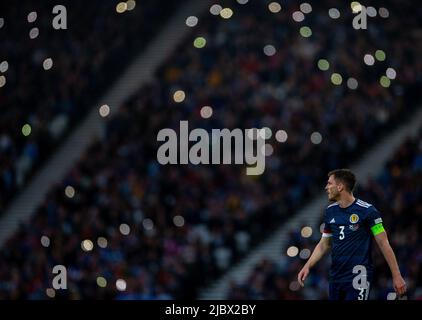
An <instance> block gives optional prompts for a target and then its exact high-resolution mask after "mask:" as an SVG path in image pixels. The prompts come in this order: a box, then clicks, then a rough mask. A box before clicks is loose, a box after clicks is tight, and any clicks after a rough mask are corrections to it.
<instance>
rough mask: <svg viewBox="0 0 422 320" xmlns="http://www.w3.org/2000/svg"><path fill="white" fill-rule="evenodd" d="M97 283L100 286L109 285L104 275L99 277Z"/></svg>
mask: <svg viewBox="0 0 422 320" xmlns="http://www.w3.org/2000/svg"><path fill="white" fill-rule="evenodd" d="M97 285H98V286H99V287H100V288H105V287H106V286H107V280H106V279H105V278H104V277H97Z"/></svg>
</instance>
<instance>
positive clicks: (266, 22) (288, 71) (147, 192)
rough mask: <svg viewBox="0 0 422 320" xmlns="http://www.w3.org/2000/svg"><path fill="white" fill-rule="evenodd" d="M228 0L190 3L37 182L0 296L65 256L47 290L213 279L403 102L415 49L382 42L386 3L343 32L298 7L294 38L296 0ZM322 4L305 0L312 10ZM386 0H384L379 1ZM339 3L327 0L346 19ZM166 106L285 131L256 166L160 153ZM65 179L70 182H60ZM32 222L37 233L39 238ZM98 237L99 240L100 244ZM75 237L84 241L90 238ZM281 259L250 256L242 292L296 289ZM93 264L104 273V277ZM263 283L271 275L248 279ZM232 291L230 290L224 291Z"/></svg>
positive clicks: (390, 122)
mask: <svg viewBox="0 0 422 320" xmlns="http://www.w3.org/2000/svg"><path fill="white" fill-rule="evenodd" d="M228 3H229V5H231V6H232V7H233V8H234V12H235V14H234V16H233V18H231V19H228V20H223V19H221V17H219V16H212V15H210V13H208V12H207V13H206V14H205V15H204V16H203V17H201V19H200V22H201V23H200V26H199V28H197V29H194V30H193V31H192V34H191V36H190V37H189V39H187V40H186V41H185V42H184V43H182V44H181V45H180V46H179V47H178V48H176V49H175V51H174V54H173V56H172V57H171V58H170V59H169V60H168V61H167V62H166V63H165V64H164V65H163V66H162V68H161V69H160V70H159V72H157V75H156V79H155V80H154V81H153V82H152V83H151V84H150V85H148V86H146V87H143V88H140V89H139V91H138V92H137V93H136V95H134V96H133V97H132V98H131V99H130V100H129V101H127V103H125V104H124V105H123V106H122V108H121V110H120V112H119V113H118V114H117V115H116V116H115V117H114V118H111V119H110V120H109V122H108V124H107V130H106V134H105V136H104V138H103V139H102V140H98V141H95V142H94V143H93V144H92V145H91V147H90V148H89V150H87V152H86V153H85V154H84V155H83V157H82V158H81V159H80V161H79V162H78V164H77V165H76V166H75V167H74V168H73V169H72V170H71V172H69V174H68V175H67V177H66V178H65V179H64V180H63V181H61V182H60V183H58V184H57V185H56V186H53V187H52V189H51V192H50V193H49V194H48V196H47V197H46V199H45V200H44V203H43V205H42V206H40V207H39V209H38V210H37V212H36V213H34V217H33V219H32V220H31V222H30V223H29V224H27V225H22V226H21V228H20V229H19V231H18V232H17V233H16V234H15V235H14V236H13V237H12V238H11V239H10V240H9V241H8V242H7V243H6V244H5V246H4V248H3V250H2V252H1V253H0V283H1V287H0V298H28V299H44V298H47V296H46V288H50V287H51V279H52V274H51V270H52V268H53V266H54V265H57V264H63V265H65V266H67V268H68V276H69V290H67V291H64V292H60V291H58V292H57V293H56V296H57V297H64V298H72V299H82V298H96V299H99V298H115V299H166V298H192V297H195V296H196V295H197V290H198V288H199V287H201V286H203V285H206V284H209V283H211V282H212V281H213V280H215V278H216V277H217V276H218V275H220V274H221V273H223V272H224V271H225V270H227V268H228V267H229V266H231V265H232V264H233V263H234V262H236V261H238V260H239V259H240V258H241V257H243V256H245V254H246V253H247V252H248V250H249V249H250V248H251V247H252V246H253V245H255V244H256V243H258V242H259V241H260V240H261V239H263V238H264V237H265V236H267V235H268V234H269V233H270V232H271V231H272V230H273V228H274V227H275V226H276V225H277V224H279V223H282V222H283V221H285V220H286V219H287V218H288V217H289V216H290V215H292V214H294V212H295V211H296V210H297V209H298V208H299V207H300V206H302V205H303V204H304V203H305V202H306V201H307V200H309V199H310V197H311V196H312V195H315V194H316V193H317V192H318V191H319V190H321V189H322V188H323V184H324V180H325V177H326V172H327V171H328V170H330V169H332V168H335V167H342V166H346V165H348V164H349V163H351V161H352V160H354V159H355V158H356V157H359V156H361V155H362V154H363V153H364V152H365V150H366V149H367V148H368V146H370V145H372V144H373V143H374V142H376V141H377V140H378V139H379V138H380V137H381V136H382V135H383V134H384V133H385V132H387V131H388V130H392V129H393V128H394V127H395V126H396V125H397V124H398V123H399V122H400V121H401V120H403V119H406V118H405V116H406V115H410V114H411V112H412V111H413V110H414V109H415V108H416V107H417V101H416V99H415V98H416V97H417V96H418V94H417V92H418V90H419V89H418V88H419V87H420V84H421V83H420V81H421V80H420V77H419V76H418V75H419V74H420V71H421V64H420V62H418V61H417V55H416V51H415V50H414V46H415V43H414V42H413V41H414V39H415V38H414V37H416V35H414V34H412V33H410V32H409V33H406V34H403V35H401V36H400V37H399V38H397V41H396V42H395V43H394V44H393V43H390V42H389V41H388V39H389V37H390V36H392V33H393V32H394V28H395V27H396V25H397V23H398V22H397V20H396V18H395V17H394V16H393V15H391V16H390V18H389V19H381V18H377V21H376V22H375V21H374V23H373V25H371V31H370V32H368V34H363V36H362V37H361V38H357V37H356V32H357V31H356V30H354V29H353V28H352V26H351V24H346V23H345V22H344V23H340V22H338V21H335V20H332V19H330V18H329V17H328V15H326V14H325V13H324V14H320V15H316V14H309V16H306V23H307V24H308V25H309V26H311V27H312V31H313V35H312V36H311V37H310V38H306V39H305V38H303V37H301V36H300V34H299V29H300V27H301V26H302V25H303V23H302V24H301V23H298V22H295V21H293V20H292V17H291V14H292V13H293V11H294V10H297V4H296V3H292V2H288V3H286V5H285V8H284V9H283V12H282V13H280V14H273V13H271V12H269V11H268V7H267V5H265V4H263V3H262V2H258V1H256V2H254V1H250V3H248V4H246V5H243V6H241V5H239V4H237V3H236V2H235V1H232V2H230V1H228ZM332 3H333V2H332V1H331V2H330V1H320V2H318V4H315V8H314V10H315V11H316V10H317V8H319V7H320V6H321V7H323V8H325V7H326V8H328V5H330V4H332ZM401 3H402V2H399V1H388V4H389V5H390V6H391V7H390V8H391V10H393V9H395V8H396V7H398V6H400V4H401ZM335 5H336V6H339V4H337V2H335ZM347 6H348V4H347V3H345V4H342V8H341V9H342V12H344V16H345V18H350V17H351V13H347V12H348V11H347V10H349V11H350V8H348V7H347ZM397 10H404V9H397ZM324 12H326V11H324ZM417 21H418V16H412V15H409V19H408V24H410V25H416V24H417ZM198 35H202V36H204V37H205V38H206V39H207V44H206V46H205V48H202V49H198V48H195V47H193V46H192V42H193V40H194V38H195V37H196V36H198ZM104 36H105V37H106V38H107V39H109V41H111V40H114V39H113V38H111V37H110V38H108V37H107V36H106V35H104ZM268 44H273V45H274V46H275V48H276V50H277V52H276V54H275V55H273V56H271V57H268V56H266V55H265V54H264V52H263V48H264V47H265V46H266V45H268ZM122 46H123V47H124V45H123V44H122ZM379 48H382V49H383V50H384V51H385V52H387V56H388V58H387V60H386V61H384V62H377V64H376V65H375V66H373V67H370V66H366V65H364V63H363V56H364V54H366V53H367V52H374V51H375V50H377V49H379ZM104 50H105V49H104ZM105 51H107V50H105ZM99 52H102V51H101V50H100V51H99ZM390 55H391V58H390ZM321 58H325V59H328V60H329V61H330V65H331V66H330V72H324V71H321V70H319V69H318V67H317V61H318V60H319V59H321ZM87 61H88V62H89V61H90V59H89V58H88V60H87ZM389 66H392V67H394V68H395V69H397V72H398V73H399V74H400V76H399V77H398V79H396V80H394V81H393V83H392V86H391V87H390V88H383V87H382V86H381V85H380V83H379V77H380V76H381V74H382V73H383V72H385V69H386V68H387V67H389ZM331 71H333V72H339V73H341V74H342V76H343V79H344V80H343V81H344V83H343V84H342V85H340V86H335V85H333V84H332V83H331V82H330V76H331ZM92 75H93V74H92ZM351 76H353V77H355V78H356V79H357V80H358V82H359V89H358V91H354V90H351V89H349V88H348V87H347V85H346V79H348V78H349V77H351ZM93 79H96V80H98V78H97V77H94V78H93ZM176 90H183V91H184V92H185V93H186V99H185V100H184V101H183V102H181V103H176V102H175V101H174V100H173V94H174V92H175V91H176ZM77 96H78V97H79V99H82V97H84V96H83V95H77ZM204 105H209V106H212V108H213V116H212V117H211V118H210V119H203V118H201V116H200V109H201V107H202V106H204ZM74 106H75V104H74ZM70 110H72V112H74V107H72V108H70ZM1 119H2V120H3V117H2V118H1ZM180 120H188V121H189V122H190V123H191V124H192V126H193V127H202V128H205V129H210V128H251V127H264V126H268V127H269V128H271V129H273V130H278V129H282V130H285V131H286V132H287V134H288V138H287V141H286V142H285V143H278V142H275V140H274V139H273V140H272V141H271V144H272V145H273V148H274V153H273V155H271V156H270V157H268V159H267V165H268V168H267V170H266V172H265V173H264V175H262V176H259V177H247V176H246V175H245V172H244V171H245V170H244V169H245V168H244V167H242V166H224V165H219V166H217V165H215V166H193V165H189V166H181V165H180V166H160V165H159V164H158V163H157V161H156V150H157V148H158V144H157V141H156V134H157V132H158V131H159V130H160V129H162V128H177V127H178V124H179V121H180ZM313 132H318V133H320V135H321V136H322V142H321V143H319V141H315V140H313V142H312V141H311V139H310V137H311V135H312V133H313ZM274 134H275V131H274V132H273V135H274ZM68 186H72V188H73V189H74V190H75V194H74V195H73V194H72V195H71V196H69V193H68V195H66V194H65V190H66V187H68ZM368 201H369V200H368ZM380 209H381V210H382V209H383V208H382V207H381V208H380ZM122 224H123V226H122ZM125 224H127V226H129V227H130V232H129V234H127V226H126V225H125ZM122 230H123V232H122ZM43 236H44V237H48V239H49V245H47V242H46V241H44V245H45V246H43V245H42V244H41V242H40V239H41V238H42V237H43ZM99 237H104V238H105V239H107V246H105V244H104V239H101V240H98V238H99ZM84 240H90V241H92V242H93V245H94V248H93V250H92V251H91V250H89V249H90V248H89V247H90V245H88V246H86V245H84V243H83V241H84ZM97 240H98V243H97ZM81 243H82V246H83V248H84V250H82V248H81ZM103 247H104V248H103ZM87 248H88V249H87ZM296 265H297V263H296ZM287 268H288V271H287V272H288V273H287V274H285V273H283V276H282V277H281V278H280V277H279V279H278V280H277V279H276V281H273V280H272V278H270V279H266V272H268V273H269V274H274V277H275V278H277V267H276V266H275V264H274V263H272V262H263V263H262V265H260V266H259V267H258V269H259V271H257V272H256V273H255V274H256V279H255V280H253V281H251V283H253V284H256V286H258V287H260V288H258V289H256V288H254V290H255V291H257V293H253V294H250V293H249V290H246V293H243V294H244V296H245V297H248V298H250V297H253V298H264V297H273V298H288V299H293V298H302V297H303V296H302V294H301V293H300V292H293V291H289V290H287V289H286V288H288V286H289V282H287V281H288V280H286V279H291V277H290V276H291V274H293V273H294V272H296V271H297V268H296V266H295V265H293V266H287ZM283 272H285V271H283ZM284 275H286V277H284ZM287 275H288V276H289V277H287ZM97 277H104V278H105V279H106V281H107V283H108V284H107V286H106V287H105V288H102V287H100V286H99V285H98V284H97ZM118 279H123V280H125V281H126V284H127V287H126V290H124V291H119V290H117V289H116V287H115V283H116V281H117V280H118ZM266 282H271V283H273V284H276V286H277V288H281V289H280V290H279V291H277V290H278V289H275V290H273V289H271V288H270V289H269V291H268V292H263V291H267V290H263V289H264V288H265V289H267V288H268V286H267V285H266V284H265V283H266ZM322 289H323V288H321V290H322ZM236 291H237V288H236ZM271 292H274V293H271ZM235 294H236V297H239V295H240V294H241V293H231V295H230V296H231V297H233V296H234V295H235ZM267 294H268V295H269V296H267ZM240 297H242V296H240ZM313 297H320V295H319V293H317V294H314V295H313Z"/></svg>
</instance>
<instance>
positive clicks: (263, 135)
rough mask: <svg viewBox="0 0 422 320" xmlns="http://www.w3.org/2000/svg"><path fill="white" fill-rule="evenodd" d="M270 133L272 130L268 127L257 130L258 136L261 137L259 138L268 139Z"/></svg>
mask: <svg viewBox="0 0 422 320" xmlns="http://www.w3.org/2000/svg"><path fill="white" fill-rule="evenodd" d="M272 134H273V132H272V131H271V129H270V128H268V127H264V128H262V129H261V130H259V136H260V137H261V139H265V140H268V139H270V138H271V136H272Z"/></svg>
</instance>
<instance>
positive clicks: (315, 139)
mask: <svg viewBox="0 0 422 320" xmlns="http://www.w3.org/2000/svg"><path fill="white" fill-rule="evenodd" d="M311 142H312V143H313V144H320V143H321V142H322V135H321V133H319V132H313V133H312V134H311Z"/></svg>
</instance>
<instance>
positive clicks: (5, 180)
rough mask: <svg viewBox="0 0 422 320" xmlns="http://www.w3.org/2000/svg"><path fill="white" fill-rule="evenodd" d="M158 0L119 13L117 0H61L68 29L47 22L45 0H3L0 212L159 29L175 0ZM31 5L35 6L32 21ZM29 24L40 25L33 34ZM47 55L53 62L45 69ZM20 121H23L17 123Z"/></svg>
mask: <svg viewBox="0 0 422 320" xmlns="http://www.w3.org/2000/svg"><path fill="white" fill-rule="evenodd" d="M162 3H164V4H163V5H161V6H157V1H142V4H141V3H138V5H137V6H138V7H135V10H132V11H127V12H125V13H122V14H118V13H117V12H116V9H115V6H116V4H117V1H97V0H95V1H69V0H66V1H62V2H60V4H61V5H64V6H66V8H67V16H68V21H67V26H68V29H67V30H55V29H53V27H52V19H53V17H54V15H53V14H52V13H51V12H52V8H53V4H52V3H51V2H47V1H44V2H38V3H36V4H35V3H34V1H28V0H24V1H19V6H11V5H10V6H6V5H4V6H5V8H4V9H3V10H2V11H1V13H2V17H3V19H4V26H3V27H2V28H1V29H0V37H1V42H2V45H1V47H0V62H2V61H7V63H8V69H7V71H6V72H5V73H4V76H5V78H6V85H5V86H4V87H1V88H0V105H1V110H2V115H1V117H0V141H1V143H0V175H1V179H0V213H1V212H3V211H4V210H5V208H6V205H7V204H8V203H9V202H10V200H11V199H12V198H13V197H14V195H15V194H16V193H17V192H18V191H19V190H21V189H22V187H23V186H24V185H25V183H26V182H27V181H28V179H29V178H30V177H31V176H32V175H33V173H34V172H35V171H36V169H37V168H38V167H39V166H40V165H41V164H42V163H43V161H44V160H45V159H46V158H47V157H48V156H49V155H50V154H51V152H53V151H54V150H55V147H56V146H57V145H58V144H60V142H62V141H63V138H64V137H65V136H66V134H67V133H68V132H69V131H70V130H71V129H72V128H73V127H74V126H75V124H78V123H79V122H80V121H81V119H82V117H83V116H84V115H85V114H86V113H87V112H88V111H89V110H90V108H91V107H92V105H93V104H94V103H95V102H96V101H95V99H98V98H99V95H100V94H102V93H103V92H104V90H106V89H107V88H108V87H109V86H110V84H111V83H113V82H114V81H115V77H116V76H118V75H119V74H120V73H121V72H122V69H123V68H124V67H125V66H127V64H128V62H129V61H130V60H131V59H132V58H133V57H134V56H135V54H137V53H138V52H139V51H140V50H141V49H142V46H145V45H146V44H147V42H148V41H149V40H150V39H152V37H153V36H154V35H155V34H156V33H157V32H158V31H159V30H160V27H161V26H162V23H163V21H166V18H167V17H168V16H170V14H171V13H173V12H174V9H175V8H176V4H177V1H175V0H170V1H162ZM30 12H36V13H37V19H36V20H35V21H34V22H31V23H29V22H28V20H27V16H28V14H29V13H30ZM32 28H38V30H39V36H38V37H36V38H34V39H30V37H29V34H30V30H31V29H32ZM34 34H36V33H34ZM47 58H51V59H52V62H53V66H52V68H51V69H50V70H48V71H45V70H44V69H43V61H44V60H45V59H47ZM24 125H29V126H30V129H29V127H25V128H24V130H22V128H23V127H24ZM23 133H24V134H25V135H28V136H24V135H23Z"/></svg>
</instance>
